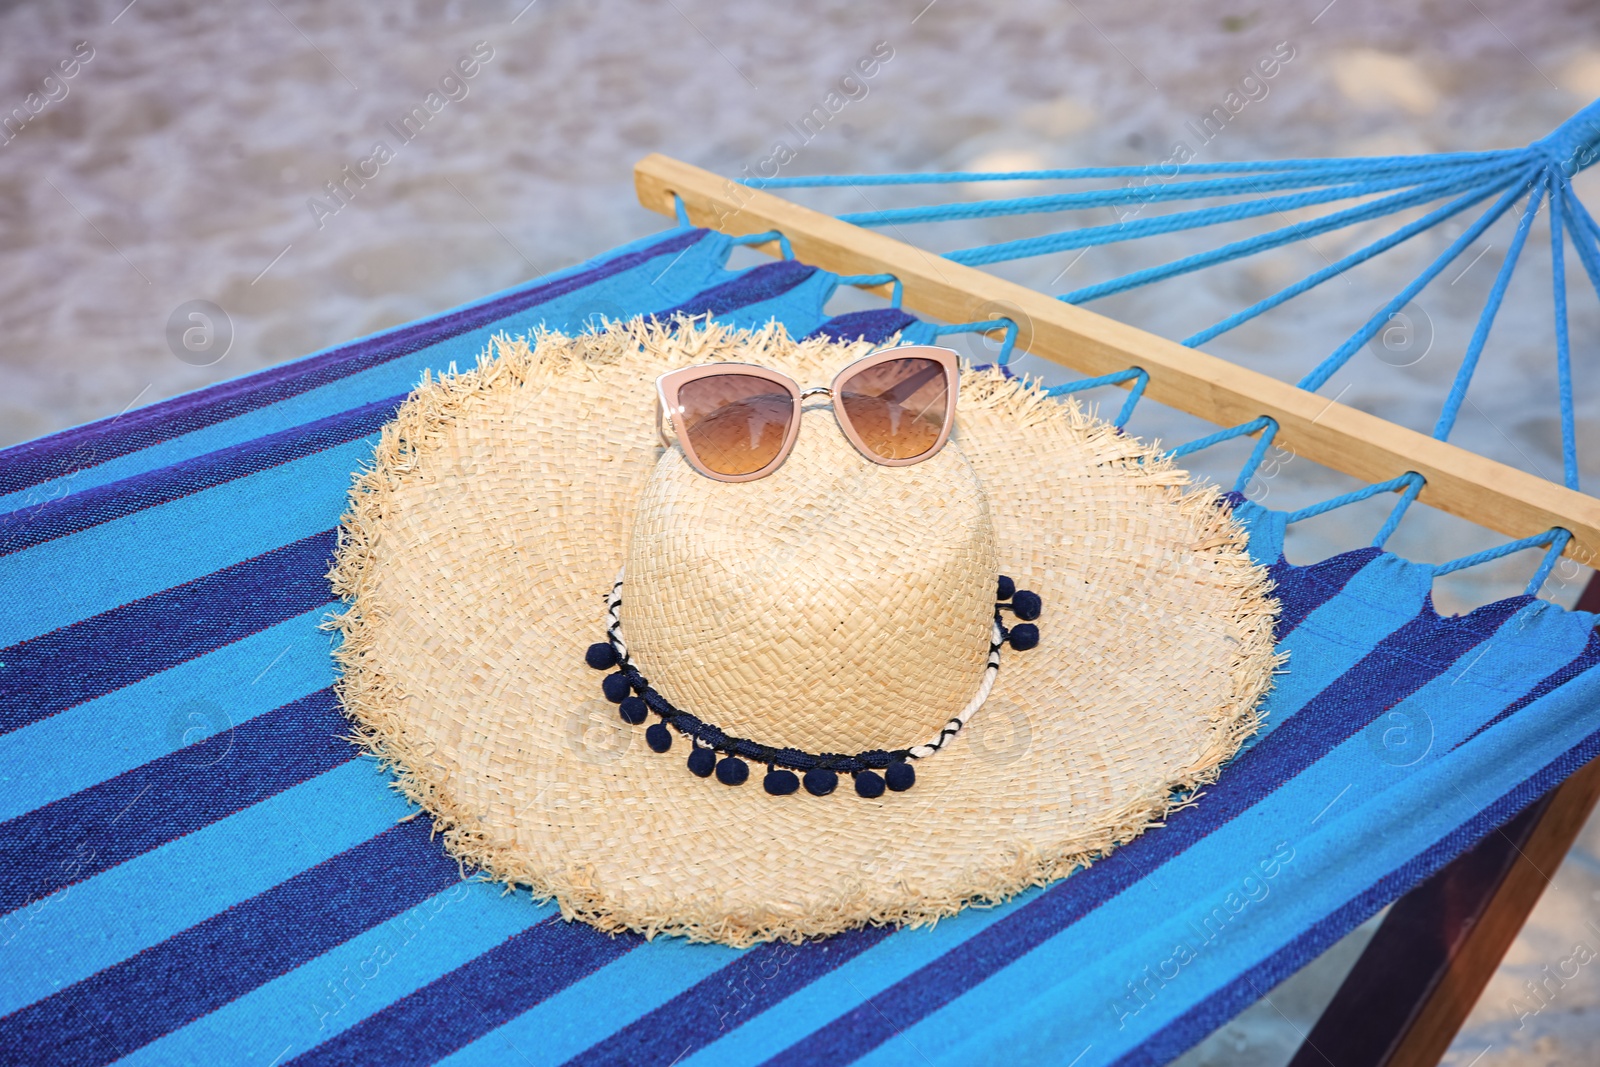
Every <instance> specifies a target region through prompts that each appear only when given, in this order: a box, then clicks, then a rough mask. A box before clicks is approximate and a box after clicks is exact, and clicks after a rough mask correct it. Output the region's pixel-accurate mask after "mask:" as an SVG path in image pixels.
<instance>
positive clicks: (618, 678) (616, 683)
mask: <svg viewBox="0 0 1600 1067" xmlns="http://www.w3.org/2000/svg"><path fill="white" fill-rule="evenodd" d="M600 688H601V689H602V690H604V691H605V694H606V699H607V700H609V701H611V703H613V704H620V703H622V702H623V701H624V700H626V699H627V697H628V694H629V693H630V692H632V689H631V688H630V687H629V685H628V680H627V679H626V678H624V677H623V676H622V672H621V671H618V672H617V673H616V674H608V675H606V676H605V677H604V678H602V679H601V680H600Z"/></svg>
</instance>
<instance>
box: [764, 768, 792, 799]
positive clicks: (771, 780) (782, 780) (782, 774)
mask: <svg viewBox="0 0 1600 1067" xmlns="http://www.w3.org/2000/svg"><path fill="white" fill-rule="evenodd" d="M761 787H762V788H763V789H765V790H766V791H767V792H769V793H771V794H772V795H773V796H775V797H786V796H788V795H789V794H790V793H793V792H794V791H795V790H797V789H799V788H800V779H799V778H797V777H796V776H795V773H794V772H793V771H768V772H767V776H766V777H765V778H763V779H762V780H761Z"/></svg>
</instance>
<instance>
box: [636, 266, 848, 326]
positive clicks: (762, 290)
mask: <svg viewBox="0 0 1600 1067" xmlns="http://www.w3.org/2000/svg"><path fill="white" fill-rule="evenodd" d="M815 273H817V268H816V267H808V266H806V265H805V264H804V263H800V262H798V261H796V260H793V259H780V260H778V261H777V262H776V263H763V264H762V265H761V266H759V267H751V268H750V269H749V270H747V271H744V272H743V273H742V274H740V275H739V276H738V277H737V278H734V279H733V280H732V281H730V282H723V283H722V284H721V285H713V286H712V287H711V288H710V289H705V290H702V291H701V292H699V293H696V294H695V295H694V296H693V297H691V298H690V299H689V300H687V301H685V302H684V303H682V304H679V305H678V306H677V307H673V308H668V309H667V310H665V311H658V312H656V313H655V317H656V318H658V319H662V320H667V319H671V318H672V317H673V316H674V315H690V316H698V315H726V314H728V313H729V312H730V311H737V310H739V309H740V308H742V307H747V306H749V305H750V304H759V303H761V301H763V300H772V299H774V298H775V297H779V296H782V295H783V294H784V293H787V292H788V291H789V290H790V289H793V288H794V287H795V286H797V285H799V284H800V283H801V282H803V281H805V280H806V279H807V278H809V277H811V276H812V275H813V274H815Z"/></svg>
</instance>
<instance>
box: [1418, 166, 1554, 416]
mask: <svg viewBox="0 0 1600 1067" xmlns="http://www.w3.org/2000/svg"><path fill="white" fill-rule="evenodd" d="M1548 184H1549V177H1548V176H1543V177H1540V179H1539V182H1538V184H1537V185H1535V186H1534V188H1533V192H1531V193H1529V194H1528V207H1527V210H1525V211H1524V212H1523V213H1522V221H1520V222H1518V223H1517V232H1516V233H1515V234H1513V235H1512V237H1511V248H1510V249H1509V250H1508V251H1507V252H1506V259H1505V262H1504V263H1502V264H1500V273H1499V274H1497V275H1496V276H1495V279H1494V286H1493V287H1492V288H1491V289H1490V290H1489V297H1488V299H1487V300H1485V301H1484V302H1483V313H1482V314H1481V315H1479V316H1478V325H1477V326H1476V327H1474V329H1473V331H1472V340H1471V341H1470V342H1468V344H1467V351H1466V354H1465V355H1464V356H1462V357H1461V368H1460V369H1459V370H1457V371H1456V380H1455V381H1454V382H1453V383H1452V384H1451V386H1450V395H1449V396H1447V397H1445V401H1444V410H1443V411H1441V412H1440V413H1439V421H1438V422H1437V423H1435V424H1434V427H1433V436H1435V437H1437V438H1438V439H1439V440H1441V441H1443V440H1444V439H1445V438H1447V437H1449V436H1450V431H1451V430H1452V429H1453V428H1454V427H1455V424H1456V416H1457V415H1459V414H1460V412H1461V404H1462V401H1464V400H1466V398H1467V387H1468V386H1469V385H1471V384H1472V375H1473V374H1474V373H1475V372H1476V371H1477V369H1478V357H1479V356H1481V355H1482V354H1483V346H1484V345H1485V344H1486V343H1487V342H1488V340H1489V331H1490V329H1492V328H1493V327H1494V319H1495V316H1496V315H1497V314H1499V312H1500V304H1501V302H1502V301H1504V299H1505V295H1506V286H1508V285H1510V284H1511V275H1512V272H1513V271H1515V270H1516V269H1517V259H1518V258H1519V257H1520V256H1521V255H1522V246H1523V245H1524V244H1526V243H1527V241H1528V231H1529V230H1531V229H1533V217H1534V216H1535V215H1537V214H1538V213H1539V203H1540V201H1542V200H1543V199H1544V191H1545V187H1546V186H1547V185H1548Z"/></svg>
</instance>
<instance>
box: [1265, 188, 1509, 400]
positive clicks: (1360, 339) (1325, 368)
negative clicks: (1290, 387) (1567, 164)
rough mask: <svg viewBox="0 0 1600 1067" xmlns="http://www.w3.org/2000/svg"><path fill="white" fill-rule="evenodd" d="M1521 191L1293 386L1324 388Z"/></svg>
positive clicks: (1492, 210)
mask: <svg viewBox="0 0 1600 1067" xmlns="http://www.w3.org/2000/svg"><path fill="white" fill-rule="evenodd" d="M1528 177H1529V178H1530V180H1531V179H1532V175H1529V176H1528ZM1522 191H1523V186H1521V185H1517V186H1515V187H1513V188H1511V189H1507V190H1506V191H1505V193H1503V194H1502V195H1501V197H1500V199H1498V200H1496V201H1495V202H1494V205H1493V206H1492V207H1490V208H1489V210H1488V211H1485V212H1484V213H1483V215H1482V216H1480V217H1479V219H1478V221H1476V222H1474V223H1473V224H1472V225H1471V226H1468V227H1467V228H1466V230H1464V231H1463V232H1462V234H1461V236H1460V237H1457V238H1456V239H1455V240H1454V241H1452V242H1450V247H1449V248H1446V249H1445V250H1444V251H1443V252H1441V253H1439V257H1438V258H1437V259H1435V260H1434V261H1433V262H1432V263H1430V264H1428V267H1427V269H1426V270H1424V271H1423V272H1422V273H1421V274H1419V275H1417V276H1416V277H1415V278H1413V279H1412V280H1411V283H1410V284H1409V285H1407V286H1406V287H1405V288H1404V289H1402V290H1400V292H1399V294H1398V295H1396V296H1395V297H1394V298H1393V299H1392V300H1390V301H1389V302H1388V303H1387V304H1385V305H1384V306H1383V307H1382V308H1381V309H1380V310H1379V311H1378V313H1377V314H1375V315H1373V316H1372V318H1370V319H1368V320H1367V324H1366V325H1365V326H1363V327H1361V329H1359V330H1357V331H1356V332H1355V333H1353V334H1351V335H1350V337H1349V339H1348V340H1346V341H1345V342H1344V344H1342V345H1340V346H1339V347H1338V348H1336V349H1334V351H1333V354H1332V355H1330V356H1329V357H1328V358H1327V359H1325V360H1323V361H1322V362H1321V363H1319V364H1317V366H1315V367H1314V368H1312V370H1311V373H1309V374H1307V375H1306V376H1305V377H1304V378H1301V379H1300V381H1299V382H1297V383H1296V384H1297V385H1298V386H1299V387H1300V388H1302V389H1307V390H1310V391H1311V392H1313V393H1314V392H1316V391H1317V390H1318V389H1321V388H1322V387H1323V386H1324V385H1326V384H1327V383H1328V379H1329V378H1332V377H1333V376H1334V375H1335V374H1336V373H1338V371H1339V368H1340V367H1343V366H1344V365H1345V364H1346V363H1348V362H1349V361H1350V357H1351V356H1353V355H1355V354H1356V353H1357V352H1359V351H1360V350H1361V346H1362V345H1364V344H1366V343H1367V342H1368V341H1370V340H1372V337H1373V335H1374V334H1376V333H1377V332H1378V331H1379V330H1380V329H1382V328H1383V326H1384V324H1386V323H1387V322H1388V321H1389V319H1390V318H1391V317H1392V316H1393V315H1394V313H1395V312H1396V311H1399V310H1400V309H1401V308H1403V307H1405V306H1406V304H1408V303H1410V301H1411V298H1412V297H1414V296H1416V295H1417V294H1418V293H1420V292H1421V291H1422V290H1423V289H1424V288H1425V287H1426V286H1427V284H1428V283H1429V282H1431V281H1433V279H1434V278H1436V277H1438V275H1439V272H1440V271H1442V270H1444V269H1445V268H1446V267H1448V266H1449V265H1450V264H1451V263H1452V262H1454V261H1455V259H1456V257H1457V256H1459V255H1461V252H1462V250H1463V249H1465V248H1466V247H1467V246H1468V245H1470V244H1472V242H1474V241H1476V240H1477V239H1478V238H1479V237H1480V236H1482V234H1483V231H1484V230H1487V229H1488V228H1489V227H1490V226H1491V225H1492V224H1493V223H1494V221H1495V220H1496V219H1498V218H1499V217H1500V216H1501V215H1503V214H1505V212H1506V209H1507V208H1509V207H1510V206H1511V205H1512V204H1514V203H1515V202H1516V201H1517V200H1519V199H1521V197H1522Z"/></svg>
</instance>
